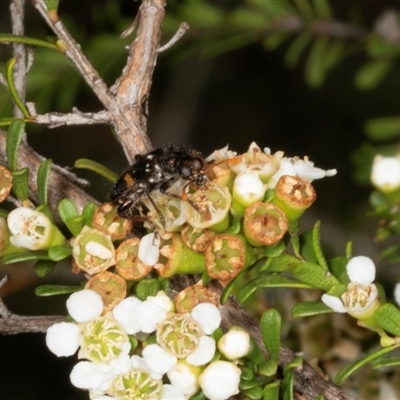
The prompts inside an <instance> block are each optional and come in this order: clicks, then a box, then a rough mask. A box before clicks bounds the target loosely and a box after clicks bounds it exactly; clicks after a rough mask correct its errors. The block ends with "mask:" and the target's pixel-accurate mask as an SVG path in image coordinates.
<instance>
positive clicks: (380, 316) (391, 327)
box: [374, 303, 400, 336]
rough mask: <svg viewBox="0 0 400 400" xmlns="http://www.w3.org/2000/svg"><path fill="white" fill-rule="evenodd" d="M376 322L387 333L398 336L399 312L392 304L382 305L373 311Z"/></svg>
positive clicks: (399, 329) (399, 331) (399, 327)
mask: <svg viewBox="0 0 400 400" xmlns="http://www.w3.org/2000/svg"><path fill="white" fill-rule="evenodd" d="M374 318H375V320H376V322H378V324H379V325H380V326H381V327H382V328H383V329H384V330H385V331H387V332H389V333H392V334H393V335H396V336H400V310H399V309H398V308H397V307H396V306H395V305H393V304H389V303H387V304H384V305H383V306H381V307H379V308H378V310H376V311H375V314H374Z"/></svg>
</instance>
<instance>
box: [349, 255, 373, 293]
mask: <svg viewBox="0 0 400 400" xmlns="http://www.w3.org/2000/svg"><path fill="white" fill-rule="evenodd" d="M346 269H347V275H348V276H349V278H350V280H351V282H353V283H354V282H357V283H359V284H360V285H363V286H369V285H370V284H371V283H372V282H373V281H374V280H375V264H374V262H373V261H372V260H371V259H370V258H369V257H365V256H357V257H353V258H352V259H351V260H350V261H349V262H348V264H347V266H346Z"/></svg>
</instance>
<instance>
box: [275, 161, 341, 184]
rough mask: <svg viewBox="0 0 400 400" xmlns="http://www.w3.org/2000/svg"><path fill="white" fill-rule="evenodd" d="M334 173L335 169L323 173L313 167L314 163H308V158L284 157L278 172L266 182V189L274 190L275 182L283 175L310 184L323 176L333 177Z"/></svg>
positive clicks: (321, 170)
mask: <svg viewBox="0 0 400 400" xmlns="http://www.w3.org/2000/svg"><path fill="white" fill-rule="evenodd" d="M336 173H337V171H336V169H328V170H326V171H325V170H323V169H321V168H317V167H314V163H313V162H312V161H310V160H309V159H308V157H304V159H300V158H298V157H292V158H287V157H284V158H282V160H281V161H280V167H279V170H278V171H277V172H276V173H275V174H274V176H273V177H272V178H271V180H270V181H269V182H268V187H269V188H274V187H275V185H276V182H278V180H279V178H280V177H281V176H283V175H290V176H298V177H300V178H303V179H305V180H307V181H308V182H312V181H313V180H314V179H321V178H324V177H325V176H334V175H336Z"/></svg>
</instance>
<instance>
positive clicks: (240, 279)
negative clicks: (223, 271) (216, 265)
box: [219, 257, 264, 304]
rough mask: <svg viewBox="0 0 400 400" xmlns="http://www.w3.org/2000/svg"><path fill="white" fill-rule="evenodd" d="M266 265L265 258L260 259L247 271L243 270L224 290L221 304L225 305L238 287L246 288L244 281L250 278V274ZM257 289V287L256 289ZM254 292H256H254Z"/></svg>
mask: <svg viewBox="0 0 400 400" xmlns="http://www.w3.org/2000/svg"><path fill="white" fill-rule="evenodd" d="M262 263H264V257H263V258H260V259H259V260H256V261H255V262H254V263H253V264H251V265H249V266H248V267H247V268H246V269H244V270H242V271H241V272H240V273H239V274H238V275H237V276H236V277H235V278H234V279H232V280H231V281H230V282H229V283H228V285H227V286H226V287H225V289H224V290H223V292H222V294H221V297H220V300H219V301H220V303H221V304H225V303H226V302H227V300H228V298H229V296H230V295H231V294H232V293H233V292H234V291H235V290H236V289H237V288H238V287H243V286H244V280H245V279H246V277H247V276H248V273H249V272H250V271H251V270H253V269H256V268H259V266H260V265H261V264H262ZM255 289H257V287H256V288H255ZM253 292H254V290H253Z"/></svg>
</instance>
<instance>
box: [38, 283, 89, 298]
mask: <svg viewBox="0 0 400 400" xmlns="http://www.w3.org/2000/svg"><path fill="white" fill-rule="evenodd" d="M79 290H82V287H81V286H66V285H41V286H38V287H37V288H36V289H35V294H36V296H40V297H45V296H55V295H59V294H71V293H75V292H78V291H79Z"/></svg>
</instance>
